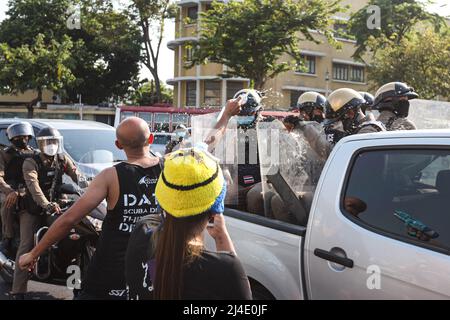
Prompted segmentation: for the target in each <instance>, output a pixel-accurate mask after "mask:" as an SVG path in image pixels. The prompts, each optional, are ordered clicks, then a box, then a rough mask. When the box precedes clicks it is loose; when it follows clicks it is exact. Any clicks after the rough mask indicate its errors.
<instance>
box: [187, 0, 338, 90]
mask: <svg viewBox="0 0 450 320" xmlns="http://www.w3.org/2000/svg"><path fill="white" fill-rule="evenodd" d="M340 9H341V8H340V7H339V6H338V1H336V2H330V1H326V0H295V1H294V0H243V1H242V2H240V1H231V2H227V3H221V2H213V4H212V8H211V9H210V10H208V11H206V12H204V13H202V14H201V30H200V39H199V43H191V44H190V45H191V46H193V47H195V46H198V47H197V49H196V50H195V51H194V56H193V61H192V64H191V65H189V67H192V66H193V65H194V64H202V63H207V62H216V63H220V64H224V65H226V66H228V67H229V68H230V69H229V70H228V71H227V74H226V76H239V77H245V78H250V79H251V80H252V82H253V85H254V86H255V87H256V88H258V89H261V88H262V87H263V86H264V84H265V82H266V81H267V80H268V79H270V78H273V77H275V76H276V75H278V74H280V73H282V72H285V71H288V70H291V69H294V68H296V67H297V64H300V63H301V58H300V48H299V44H300V43H301V40H302V39H303V40H305V39H306V40H310V41H314V42H317V40H316V39H315V38H314V37H313V35H312V34H311V32H310V31H311V30H316V31H319V32H320V33H322V34H323V35H325V36H326V37H327V38H328V39H329V40H330V41H333V40H332V34H333V32H332V28H330V26H331V23H332V21H331V17H332V16H333V15H334V14H335V13H336V12H338V11H339V10H340ZM284 54H288V55H289V56H290V57H291V58H292V59H291V60H292V61H287V62H283V61H281V59H280V58H281V57H282V56H283V55H284Z"/></svg>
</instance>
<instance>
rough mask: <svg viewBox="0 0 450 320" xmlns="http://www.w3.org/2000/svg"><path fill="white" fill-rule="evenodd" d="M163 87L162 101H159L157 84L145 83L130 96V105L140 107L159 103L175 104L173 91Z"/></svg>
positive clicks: (162, 85) (152, 82)
mask: <svg viewBox="0 0 450 320" xmlns="http://www.w3.org/2000/svg"><path fill="white" fill-rule="evenodd" d="M160 85H161V96H162V98H161V99H158V97H157V95H156V89H155V82H154V81H153V80H151V81H145V82H144V83H143V84H141V85H140V86H139V88H137V89H136V90H135V91H134V92H133V93H132V94H131V96H130V99H129V100H130V101H129V104H131V105H139V106H152V105H154V104H155V103H157V102H163V103H168V104H172V103H173V89H171V88H170V87H168V86H166V85H164V84H163V83H162V82H161V83H160Z"/></svg>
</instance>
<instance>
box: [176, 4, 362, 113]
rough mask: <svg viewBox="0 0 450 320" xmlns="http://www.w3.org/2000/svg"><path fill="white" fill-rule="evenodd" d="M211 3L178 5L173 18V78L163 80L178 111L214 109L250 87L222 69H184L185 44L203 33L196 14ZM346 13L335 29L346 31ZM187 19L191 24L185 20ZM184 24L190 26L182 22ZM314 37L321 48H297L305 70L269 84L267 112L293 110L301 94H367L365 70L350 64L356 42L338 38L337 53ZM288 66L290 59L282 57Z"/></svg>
mask: <svg viewBox="0 0 450 320" xmlns="http://www.w3.org/2000/svg"><path fill="white" fill-rule="evenodd" d="M211 2H212V1H210V0H181V1H178V2H177V4H178V6H179V16H178V17H177V19H176V24H175V28H176V32H175V39H174V40H172V41H170V42H168V47H169V48H170V49H172V50H174V52H175V55H174V56H175V58H174V63H175V68H174V70H175V71H174V78H173V79H169V80H168V81H167V83H168V84H170V85H173V86H174V105H175V106H177V107H180V108H181V107H196V108H199V107H206V106H208V107H218V106H223V105H224V104H225V102H226V100H227V99H230V98H231V97H232V96H233V94H234V93H235V92H236V91H238V90H239V89H242V88H246V87H248V86H249V83H250V81H249V79H243V78H231V79H230V78H228V79H223V78H221V77H220V76H218V75H219V74H221V73H223V72H224V71H226V66H223V65H219V64H212V63H211V64H207V65H201V66H195V67H193V68H190V69H186V68H185V64H186V61H187V59H189V57H190V55H191V52H190V50H189V49H188V48H187V47H186V46H185V44H186V42H187V41H192V40H195V39H197V38H198V32H197V31H198V30H199V29H200V28H201V19H198V17H199V14H200V13H201V12H203V11H205V10H208V7H209V6H210V5H211ZM367 2H368V1H367V0H343V1H342V2H341V4H342V5H349V6H350V8H351V9H350V12H354V11H357V10H359V9H361V8H362V7H363V6H364V5H365V4H366V3H367ZM350 12H346V13H340V14H339V15H338V16H336V17H334V18H335V26H334V27H335V29H336V30H338V29H341V30H342V29H343V28H345V22H346V21H348V19H349V15H350ZM186 18H189V19H186ZM186 20H188V21H189V23H186ZM313 34H314V37H315V38H316V39H318V40H321V42H322V43H320V44H316V43H314V42H311V41H302V43H301V49H302V54H303V56H304V59H305V60H304V62H305V66H306V69H307V70H302V72H296V71H288V72H285V73H282V74H280V75H278V76H277V77H276V78H274V79H271V80H269V81H268V82H267V84H266V87H265V91H266V97H267V99H266V101H265V104H266V108H273V109H288V108H289V107H290V106H293V105H295V103H296V102H297V99H298V97H299V96H300V94H302V93H303V92H305V91H309V90H313V91H318V92H320V93H322V94H324V95H327V94H329V93H330V92H332V91H333V90H335V89H338V88H342V87H348V88H353V89H355V90H357V91H367V90H368V85H367V82H366V78H367V74H366V65H364V64H362V63H359V62H356V61H354V60H353V59H352V58H351V56H352V54H353V52H354V50H355V47H354V46H355V43H356V42H355V41H354V40H350V39H342V38H336V39H337V40H339V42H340V43H341V45H342V48H341V49H336V48H335V47H333V46H332V45H330V44H329V43H328V42H327V40H326V38H325V37H324V36H322V35H320V34H319V33H317V32H314V31H313ZM281 59H282V60H284V61H287V59H289V57H288V56H287V55H286V56H283V57H282V58H281Z"/></svg>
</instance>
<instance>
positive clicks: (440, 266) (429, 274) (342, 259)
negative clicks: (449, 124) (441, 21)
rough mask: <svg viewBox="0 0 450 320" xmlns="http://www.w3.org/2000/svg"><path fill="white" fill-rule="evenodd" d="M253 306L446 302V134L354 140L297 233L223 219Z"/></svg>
mask: <svg viewBox="0 0 450 320" xmlns="http://www.w3.org/2000/svg"><path fill="white" fill-rule="evenodd" d="M225 215H226V219H227V226H228V229H229V232H230V234H231V237H232V239H233V242H234V244H235V246H236V249H237V254H238V256H239V258H240V259H241V261H242V263H243V265H244V268H245V270H246V272H247V275H248V277H249V279H250V282H251V286H252V289H253V294H254V297H255V298H260V299H264V298H265V299H445V298H447V299H448V298H450V276H449V274H450V256H449V254H450V130H430V131H409V132H389V133H377V134H365V135H355V136H350V137H347V138H345V139H343V140H341V141H340V142H339V143H338V144H337V145H336V147H335V148H334V150H333V151H332V154H331V155H330V157H329V158H328V160H327V162H326V164H325V166H324V168H323V171H322V174H321V177H320V179H319V182H318V184H317V187H316V189H315V194H314V198H313V200H312V203H311V204H310V210H309V212H308V214H307V215H306V216H305V217H304V220H303V221H307V222H304V223H303V224H301V223H298V224H291V223H286V222H281V221H277V220H274V219H271V218H267V217H265V216H261V215H255V214H250V213H246V212H242V211H238V210H232V209H227V210H226V212H225Z"/></svg>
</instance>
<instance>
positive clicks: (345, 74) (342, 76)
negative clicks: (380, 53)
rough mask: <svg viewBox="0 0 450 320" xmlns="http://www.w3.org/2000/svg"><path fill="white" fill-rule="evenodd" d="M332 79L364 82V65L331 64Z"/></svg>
mask: <svg viewBox="0 0 450 320" xmlns="http://www.w3.org/2000/svg"><path fill="white" fill-rule="evenodd" d="M333 79H334V80H341V81H353V82H361V83H362V82H364V67H362V66H352V65H347V64H341V63H334V64H333Z"/></svg>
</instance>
